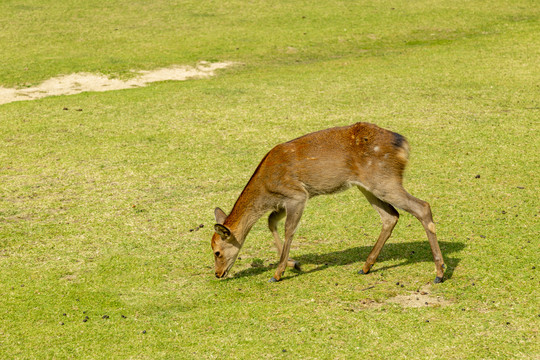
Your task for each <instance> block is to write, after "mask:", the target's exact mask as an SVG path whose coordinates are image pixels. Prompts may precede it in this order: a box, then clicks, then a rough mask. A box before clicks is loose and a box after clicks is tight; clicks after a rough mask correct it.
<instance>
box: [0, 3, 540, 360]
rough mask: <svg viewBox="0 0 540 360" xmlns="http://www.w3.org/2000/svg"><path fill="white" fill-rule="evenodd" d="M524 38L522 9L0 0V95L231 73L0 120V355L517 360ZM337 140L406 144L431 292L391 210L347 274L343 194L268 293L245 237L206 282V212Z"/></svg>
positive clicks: (535, 94)
mask: <svg viewBox="0 0 540 360" xmlns="http://www.w3.org/2000/svg"><path fill="white" fill-rule="evenodd" d="M539 20H540V6H539V4H538V2H537V1H525V0H518V1H502V0H495V1H490V2H488V1H459V0H458V1H452V2H442V1H430V0H423V1H414V2H391V1H384V0H383V1H367V0H362V1H358V2H350V1H336V2H326V1H322V2H304V1H273V2H271V1H270V2H269V1H266V2H262V1H261V2H260V1H251V2H247V1H235V0H231V1H226V2H220V1H207V2H197V1H162V0H156V1H152V2H146V1H133V0H130V1H124V0H112V1H108V2H106V3H105V4H104V3H103V2H97V1H76V0H70V1H62V2H59V1H45V0H42V1H37V0H30V1H25V2H22V1H15V0H8V1H2V2H0V64H1V66H0V86H4V87H13V86H16V87H20V88H24V87H30V86H33V85H36V84H39V83H40V82H42V81H44V80H46V79H48V78H51V77H54V76H58V75H61V74H70V73H76V72H95V73H102V74H106V75H108V76H112V77H119V78H127V77H129V76H132V75H131V72H130V70H149V69H156V68H159V67H164V66H170V65H174V64H180V65H194V64H196V63H197V62H198V61H231V62H235V63H236V65H235V66H233V67H231V68H229V69H226V70H221V71H220V72H219V73H218V75H217V76H215V77H213V78H210V79H201V80H190V81H184V82H172V81H169V82H160V83H155V84H152V85H150V86H148V87H144V88H138V89H130V90H121V91H112V92H102V93H88V92H87V93H82V94H79V95H73V96H57V97H48V98H44V99H40V100H35V101H22V102H14V103H9V104H4V105H0V294H1V297H2V301H0V358H2V359H212V358H231V359H232V358H241V359H281V358H283V359H289V358H290V359H359V358H373V359H439V358H445V359H538V358H540V345H539V344H540V341H539V334H538V331H539V324H540V301H539V298H540V296H539V295H540V294H539V284H540V281H539V280H540V278H538V274H537V271H538V269H536V267H537V266H538V265H539V259H540V251H539V250H540V240H539V234H540V225H539V217H540V202H539V199H538V185H539V173H540V157H539V155H538V154H539V153H540V146H539V144H540V135H539V134H540V66H539V64H540V36H539V34H540V22H539ZM64 109H67V110H64ZM77 110H79V111H77ZM356 121H369V122H373V123H376V124H378V125H380V126H382V127H385V128H389V129H391V130H393V131H396V132H399V133H401V134H403V135H405V136H406V137H407V139H408V140H409V143H410V144H411V159H410V162H409V166H408V169H407V172H406V175H405V187H406V188H407V189H408V190H409V191H410V192H411V193H412V194H413V195H415V196H417V197H420V198H422V199H424V200H426V201H428V202H429V203H430V204H431V206H432V210H433V213H434V218H435V222H436V224H437V230H438V238H439V242H440V245H441V249H442V251H443V255H444V257H445V261H446V264H447V266H448V269H447V272H446V281H445V282H444V283H443V284H437V285H432V284H431V282H432V280H433V279H434V277H435V271H434V270H435V269H434V265H433V261H432V258H431V252H430V250H429V244H428V242H427V239H426V236H425V233H424V231H423V229H422V226H421V225H420V223H419V222H418V221H417V220H416V219H415V218H413V217H412V216H410V215H409V214H406V213H402V216H401V218H400V222H399V223H398V225H397V227H396V229H395V230H394V233H393V235H392V237H391V238H390V240H389V241H388V243H387V244H386V246H385V248H384V249H383V251H382V253H381V255H380V257H379V260H378V262H377V263H376V264H375V266H374V268H373V271H372V273H370V274H369V275H365V276H361V275H358V274H357V271H358V270H359V269H360V268H361V266H362V264H363V261H364V260H365V259H366V257H367V255H368V253H369V251H370V249H371V247H372V246H373V244H374V242H375V239H376V237H377V235H378V233H379V230H380V220H379V217H378V215H377V213H376V212H375V211H373V209H372V208H371V207H370V206H369V204H368V202H367V201H366V200H365V199H364V198H363V196H362V194H361V193H360V192H359V191H356V190H354V191H353V190H349V191H348V192H344V193H340V194H338V195H335V196H332V197H318V198H314V199H312V200H311V201H310V202H309V203H308V206H307V208H306V211H305V212H304V216H303V218H302V222H301V226H300V228H299V230H298V232H297V234H296V236H295V240H294V242H293V248H292V251H291V256H292V257H294V258H295V259H296V260H299V261H300V262H301V263H302V265H303V271H302V272H295V271H292V270H288V271H287V272H286V273H285V277H284V279H283V281H281V282H280V283H277V284H269V283H268V279H269V278H270V277H271V276H272V275H273V273H274V269H275V264H276V263H277V255H276V253H275V251H274V249H273V241H272V236H271V234H270V232H269V231H268V230H267V226H266V221H265V219H261V221H259V222H258V223H257V224H256V225H255V227H254V228H253V230H252V231H251V233H250V235H249V236H248V238H247V241H246V243H245V246H244V248H243V249H242V251H241V253H240V257H241V258H240V259H239V260H237V262H236V264H235V266H234V267H233V269H232V276H231V277H230V278H228V279H225V280H217V279H215V278H214V276H213V273H214V269H213V256H212V252H211V248H210V238H211V236H212V234H213V225H214V219H213V209H214V208H215V207H216V206H220V207H221V208H223V209H224V210H226V211H229V210H230V209H231V207H232V205H233V204H234V202H235V200H236V198H237V196H238V195H239V194H240V192H241V190H242V188H243V186H244V185H245V183H246V182H247V181H248V179H249V178H250V176H251V174H252V172H253V171H254V170H255V168H256V166H257V164H258V162H259V161H260V160H261V159H262V157H263V156H264V154H265V153H266V152H267V151H268V150H269V149H271V148H272V147H273V146H274V145H275V144H278V143H280V142H283V141H287V140H290V139H292V138H294V137H297V136H300V135H303V134H305V133H307V132H310V131H315V130H319V129H324V128H327V127H332V126H338V125H347V124H351V123H354V122H356ZM199 225H204V226H203V227H200V226H199ZM194 229H196V231H190V230H194ZM416 298H419V299H421V300H422V301H421V302H420V303H419V302H418V301H416V302H415V299H416ZM424 299H425V300H426V301H425V302H423V300H424ZM405 300H406V301H405ZM426 302H427V304H425V303H426Z"/></svg>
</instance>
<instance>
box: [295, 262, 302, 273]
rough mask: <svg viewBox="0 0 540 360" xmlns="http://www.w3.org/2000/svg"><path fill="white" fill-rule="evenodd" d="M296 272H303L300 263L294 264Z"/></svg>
mask: <svg viewBox="0 0 540 360" xmlns="http://www.w3.org/2000/svg"><path fill="white" fill-rule="evenodd" d="M293 268H294V270H296V271H302V267H301V266H300V263H299V262H298V261H295V262H294V267H293Z"/></svg>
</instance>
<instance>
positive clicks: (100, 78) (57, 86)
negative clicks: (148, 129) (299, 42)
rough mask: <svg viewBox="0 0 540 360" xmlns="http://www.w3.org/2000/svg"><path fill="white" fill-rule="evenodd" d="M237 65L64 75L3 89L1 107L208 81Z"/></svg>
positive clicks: (211, 64)
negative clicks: (124, 76) (128, 74)
mask: <svg viewBox="0 0 540 360" xmlns="http://www.w3.org/2000/svg"><path fill="white" fill-rule="evenodd" d="M231 65H233V63H230V62H222V63H208V62H200V63H199V64H197V66H195V67H191V66H171V67H168V68H162V69H157V70H153V71H134V73H136V74H137V76H135V77H134V78H132V79H129V80H120V79H111V78H109V77H107V76H105V75H97V74H90V73H76V74H70V75H62V76H58V77H55V78H51V79H49V80H46V81H44V82H43V83H41V84H40V85H38V86H35V87H29V88H22V89H16V88H5V87H1V86H0V104H7V103H10V102H14V101H23V100H35V99H41V98H44V97H47V96H57V95H73V94H79V93H82V92H85V91H111V90H121V89H130V88H136V87H142V86H147V85H148V84H150V83H153V82H156V81H166V80H175V81H183V80H188V79H195V78H198V79H200V78H208V77H210V76H213V75H214V74H215V71H216V70H218V69H224V68H226V67H229V66H231Z"/></svg>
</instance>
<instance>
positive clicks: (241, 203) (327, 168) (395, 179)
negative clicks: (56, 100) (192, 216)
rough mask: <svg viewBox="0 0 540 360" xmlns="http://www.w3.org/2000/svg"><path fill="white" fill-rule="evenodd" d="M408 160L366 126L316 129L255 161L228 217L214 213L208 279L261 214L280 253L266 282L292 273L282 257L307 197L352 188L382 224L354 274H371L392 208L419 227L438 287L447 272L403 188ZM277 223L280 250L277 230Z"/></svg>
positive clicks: (394, 215) (429, 224)
mask: <svg viewBox="0 0 540 360" xmlns="http://www.w3.org/2000/svg"><path fill="white" fill-rule="evenodd" d="M408 158H409V143H408V142H407V140H406V139H405V137H403V136H402V135H400V134H398V133H395V132H392V131H390V130H386V129H383V128H381V127H379V126H377V125H375V124H371V123H367V122H358V123H355V124H352V125H349V126H342V127H334V128H330V129H326V130H320V131H317V132H313V133H310V134H307V135H304V136H301V137H299V138H296V139H294V140H291V141H288V142H285V143H282V144H279V145H277V146H275V147H274V148H272V150H270V151H269V152H268V153H267V154H266V155H265V156H264V158H263V159H262V161H261V162H260V163H259V165H258V166H257V168H256V170H255V172H254V173H253V175H252V176H251V178H250V180H249V181H248V183H247V184H246V186H245V187H244V189H243V191H242V192H241V193H240V196H239V197H238V199H237V201H236V203H235V204H234V206H233V208H232V210H231V212H230V213H229V214H228V215H227V214H226V213H225V212H224V211H223V210H221V209H220V208H219V207H218V208H216V209H215V210H214V216H215V220H216V224H215V226H214V231H215V232H214V234H213V236H212V240H211V247H212V251H213V255H214V260H215V276H216V277H217V278H224V277H225V276H227V274H228V273H229V271H230V270H231V267H232V266H233V265H234V262H235V261H236V258H237V257H238V254H239V252H240V249H241V248H242V246H243V245H244V241H245V239H246V237H247V235H248V233H249V232H250V230H251V228H252V226H253V225H254V224H255V223H256V222H257V221H258V220H259V219H260V218H261V217H262V216H264V215H265V214H267V213H268V212H270V215H269V216H268V227H269V229H270V232H271V233H272V235H273V237H274V243H275V246H276V249H277V251H278V254H279V263H278V265H277V269H276V271H275V273H274V276H273V277H272V278H271V279H270V282H278V281H280V280H281V279H282V277H283V274H284V272H285V270H286V268H287V266H289V267H294V268H296V269H298V270H299V269H300V264H299V263H298V262H297V261H295V260H293V259H290V258H289V252H290V248H291V243H292V240H293V236H294V234H295V232H296V230H297V228H298V225H299V222H300V218H301V217H302V213H303V211H304V208H305V206H306V203H307V201H308V199H310V198H312V197H314V196H318V195H327V194H334V193H338V192H340V191H344V190H346V189H348V188H350V187H353V186H356V187H357V188H358V189H359V190H360V191H361V192H362V193H363V194H364V196H365V197H366V199H367V200H368V202H369V203H370V204H371V206H372V207H373V208H374V209H375V210H376V211H377V212H378V213H379V215H380V217H381V220H382V229H381V232H380V234H379V237H378V239H377V242H376V243H375V245H374V246H373V248H372V250H371V252H370V253H369V255H368V257H367V259H366V262H365V263H364V265H363V267H362V269H361V270H360V271H359V272H358V273H359V274H368V273H369V272H370V270H371V269H372V266H373V265H374V264H375V262H376V260H377V257H378V256H379V253H380V252H381V249H382V248H383V246H384V244H385V242H386V240H388V238H389V237H390V235H391V234H392V230H393V229H394V227H395V226H396V224H397V222H398V219H399V213H398V211H397V210H396V208H398V209H402V210H404V211H406V212H408V213H410V214H412V215H413V216H415V217H416V218H417V219H418V220H419V221H420V222H421V224H422V226H423V227H424V229H425V232H426V234H427V238H428V241H429V244H430V247H431V252H432V255H433V260H434V263H435V270H436V277H435V280H434V283H441V282H443V277H444V270H445V268H446V266H445V264H444V260H443V256H442V253H441V249H440V247H439V243H438V242H437V236H436V234H435V223H434V222H433V215H432V212H431V207H430V205H429V204H428V203H427V202H425V201H423V200H420V199H418V198H415V197H414V196H412V195H410V194H409V193H408V192H407V191H406V190H405V189H404V188H403V173H404V170H405V167H406V165H407V162H408ZM283 218H285V239H284V242H283V244H282V243H281V240H280V237H279V234H278V230H277V226H278V223H279V222H280V220H282V219H283Z"/></svg>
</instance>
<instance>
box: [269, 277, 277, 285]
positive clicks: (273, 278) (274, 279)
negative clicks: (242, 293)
mask: <svg viewBox="0 0 540 360" xmlns="http://www.w3.org/2000/svg"><path fill="white" fill-rule="evenodd" d="M278 281H279V280H276V278H275V277H273V276H272V278H271V279H270V280H268V282H270V283H275V282H278Z"/></svg>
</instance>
